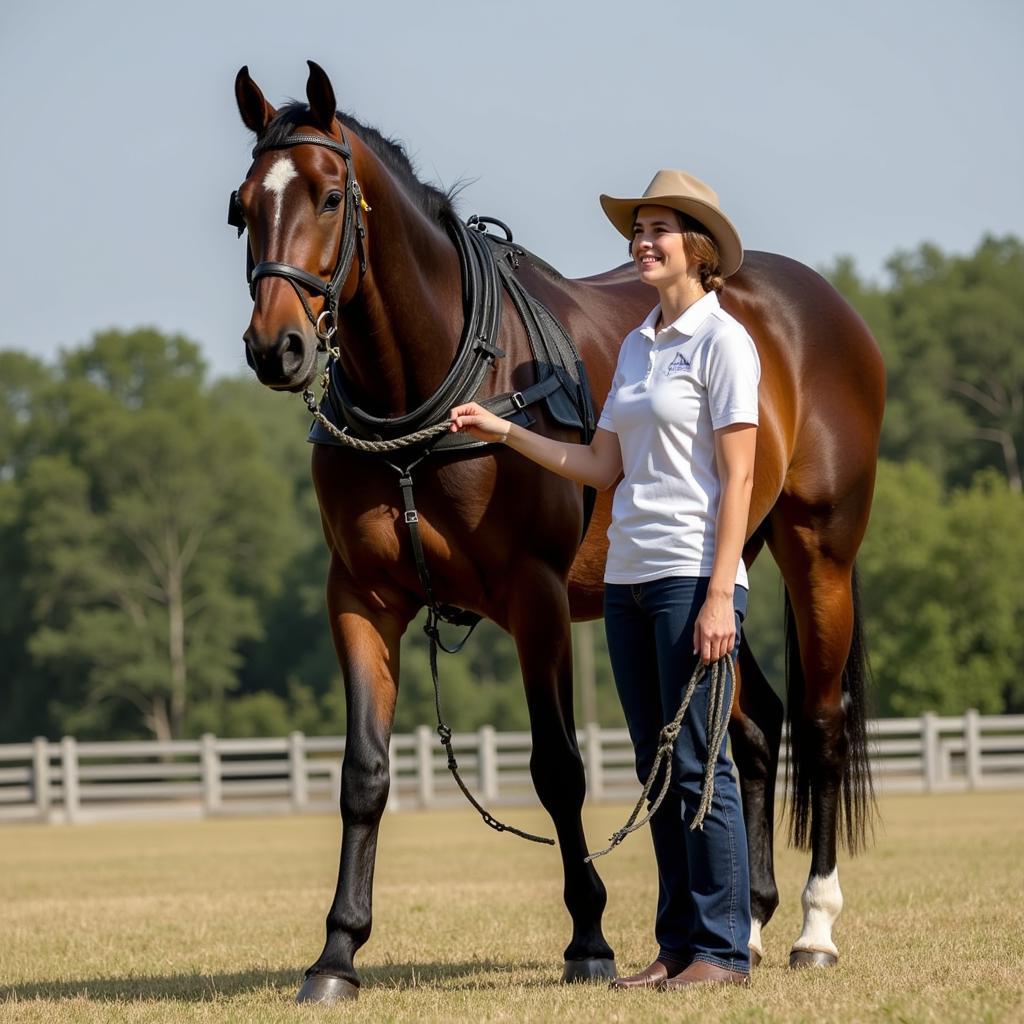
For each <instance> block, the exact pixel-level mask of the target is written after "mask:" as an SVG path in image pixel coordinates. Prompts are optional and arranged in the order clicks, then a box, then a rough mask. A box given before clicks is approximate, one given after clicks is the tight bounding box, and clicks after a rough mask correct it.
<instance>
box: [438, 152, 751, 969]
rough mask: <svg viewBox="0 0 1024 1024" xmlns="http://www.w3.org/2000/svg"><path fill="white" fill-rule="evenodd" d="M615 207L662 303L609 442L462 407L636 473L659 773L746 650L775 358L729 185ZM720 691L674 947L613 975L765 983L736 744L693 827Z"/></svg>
mask: <svg viewBox="0 0 1024 1024" xmlns="http://www.w3.org/2000/svg"><path fill="white" fill-rule="evenodd" d="M601 205H602V207H603V208H604V211H605V213H606V214H607V215H608V217H609V219H610V220H611V222H612V223H613V224H614V225H615V227H616V228H617V229H618V230H619V231H620V232H622V234H624V235H625V236H626V237H627V238H629V240H630V255H631V256H632V258H633V261H634V263H635V264H636V268H637V272H638V273H639V275H640V279H641V280H642V281H644V282H645V283H646V284H649V285H651V286H653V287H654V288H655V289H657V292H658V299H659V301H658V305H657V306H655V307H654V309H653V310H652V311H651V313H650V315H649V316H648V317H647V318H646V320H645V321H644V322H643V323H642V324H641V325H640V326H639V327H637V328H636V329H635V330H633V331H631V332H630V333H629V334H628V335H627V336H626V338H625V340H624V341H623V343H622V348H621V350H620V352H619V360H618V366H617V368H616V371H615V376H614V378H613V381H612V386H611V390H610V391H609V392H608V397H607V399H606V401H605V404H604V409H603V411H602V413H601V417H600V420H599V422H598V429H597V432H596V433H595V435H594V439H593V441H592V442H591V443H590V444H589V445H576V444H567V443H563V442H561V441H555V440H552V439H550V438H545V437H541V436H540V435H539V434H535V433H532V432H531V431H529V430H526V429H524V428H523V427H520V426H517V425H515V424H512V423H510V422H508V421H507V420H502V419H499V418H498V417H496V416H494V415H492V414H491V413H488V412H487V411H486V410H484V409H483V408H481V407H480V406H479V405H476V404H475V403H470V404H468V405H463V406H459V407H458V408H456V409H453V410H452V412H451V419H452V430H465V431H468V432H469V433H470V434H472V435H473V436H474V437H477V438H479V439H481V440H486V441H500V442H503V443H505V444H507V445H508V446H509V447H511V448H514V449H515V450H516V451H518V452H520V453H521V454H523V455H525V456H526V457H527V458H529V459H532V460H533V461H534V462H537V463H539V464H540V465H542V466H545V467H546V468H548V469H550V470H552V471H554V472H555V473H558V474H559V475H561V476H564V477H568V478H569V479H571V480H575V481H577V482H578V483H582V484H589V485H591V486H594V487H598V488H600V489H602V490H603V489H606V488H608V487H610V486H611V485H612V484H613V483H614V482H615V481H616V480H618V478H619V476H620V474H621V475H622V480H621V482H620V483H619V485H618V487H617V489H616V491H615V496H614V500H613V505H612V524H611V527H610V529H609V531H608V538H609V549H608V561H607V564H606V567H605V577H604V579H605V584H606V589H605V628H606V631H607V636H608V653H609V656H610V658H611V664H612V670H613V673H614V676H615V684H616V687H617V689H618V692H619V697H620V699H621V701H622V707H623V710H624V711H625V714H626V720H627V723H628V725H629V731H630V736H631V737H632V740H633V745H634V747H635V750H636V769H637V775H638V777H639V778H640V779H641V781H644V780H646V778H647V776H648V774H649V772H650V769H651V766H652V764H653V761H654V757H655V752H656V749H657V744H658V734H659V732H660V730H661V728H662V726H663V725H664V724H665V723H666V722H667V721H669V720H671V719H672V718H673V717H674V715H675V713H676V711H677V710H678V708H679V705H680V702H681V699H682V694H683V691H684V690H685V688H686V685H687V683H688V681H689V679H690V676H691V674H692V672H693V669H694V668H695V667H696V664H697V660H698V658H699V659H700V660H701V661H703V663H704V664H705V665H707V664H709V663H710V662H713V661H715V660H717V659H718V658H721V657H723V656H724V655H727V654H733V655H735V652H736V650H737V649H738V645H739V632H740V622H741V620H742V617H743V615H744V613H745V611H746V596H747V576H746V570H745V567H744V565H743V562H742V559H741V553H742V549H743V543H744V540H745V538H746V529H747V516H748V512H749V507H750V493H751V487H752V482H753V466H754V447H755V439H756V433H757V412H758V403H757V383H758V379H759V377H760V364H759V361H758V357H757V351H756V349H755V348H754V345H753V342H752V341H751V340H750V337H749V335H748V334H747V332H746V331H745V330H744V329H743V328H742V327H741V326H740V324H739V323H737V321H736V320H734V319H733V318H732V317H731V316H729V314H728V313H726V312H725V311H724V310H722V309H721V307H720V306H719V302H718V292H719V291H720V290H721V289H722V287H723V285H724V278H726V277H728V275H729V274H732V273H734V272H735V271H736V270H737V269H738V268H739V266H740V263H741V262H742V259H743V248H742V244H741V242H740V238H739V235H738V233H737V231H736V229H735V228H734V227H733V225H732V224H731V222H730V221H729V219H728V218H727V217H726V216H725V215H724V214H723V213H722V211H721V210H720V209H719V205H718V197H717V196H716V195H715V193H714V192H713V191H712V190H711V189H710V188H708V186H707V185H705V184H704V183H703V182H701V181H699V180H698V179H696V178H694V177H693V176H691V175H689V174H686V173H684V172H682V171H659V172H658V174H656V175H655V177H654V180H653V181H652V182H651V184H650V185H649V186H648V188H647V191H646V192H645V193H644V195H643V196H641V197H639V198H635V199H615V198H612V197H611V196H606V195H602V196H601ZM707 695H708V678H707V675H705V678H704V680H703V682H702V684H701V686H700V687H699V688H698V690H697V692H696V694H695V695H694V698H693V701H692V703H691V705H690V708H689V709H688V711H687V713H686V716H685V718H684V720H683V725H682V730H681V732H680V735H679V739H678V740H677V742H676V745H675V749H674V752H673V765H672V788H671V791H670V793H669V795H668V796H667V797H666V799H665V801H664V803H663V804H662V806H661V808H660V809H659V810H658V812H657V813H656V814H655V816H654V817H653V818H652V820H651V833H652V836H653V839H654V850H655V857H656V860H657V864H658V884H659V893H658V909H657V916H656V921H655V938H656V939H657V942H658V946H659V951H658V955H657V958H656V959H655V960H654V962H653V963H651V965H650V966H649V967H647V968H646V969H645V970H643V971H641V972H640V973H639V974H636V975H632V976H631V977H625V978H617V979H616V980H615V981H614V982H613V983H612V984H613V987H617V988H623V989H629V988H649V987H659V988H681V987H684V986H689V985H694V984H707V983H713V982H717V983H725V984H744V983H746V982H747V981H748V980H749V971H750V959H749V953H748V949H747V941H748V938H749V934H750V907H749V904H750V895H749V876H748V870H747V846H746V833H745V831H744V827H743V818H742V813H741V807H740V798H739V791H738V788H737V786H736V782H735V779H734V777H733V775H732V766H731V762H730V761H729V759H728V756H727V754H726V751H725V744H724V742H723V744H722V747H721V749H720V750H718V751H716V752H714V756H716V758H717V760H716V770H715V789H714V801H713V805H712V808H711V810H710V811H709V812H708V814H707V817H706V818H705V820H704V824H703V828H702V829H696V830H691V828H690V827H689V825H690V823H691V822H692V821H693V818H694V815H695V814H696V812H697V808H698V805H699V802H700V793H701V783H702V779H703V773H704V764H705V762H706V758H707V756H708V751H707V735H706V733H707ZM731 697H732V694H729V697H728V699H730V700H731Z"/></svg>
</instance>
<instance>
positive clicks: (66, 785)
mask: <svg viewBox="0 0 1024 1024" xmlns="http://www.w3.org/2000/svg"><path fill="white" fill-rule="evenodd" d="M60 763H61V788H62V790H63V792H64V817H65V819H66V820H67V822H68V824H69V825H74V824H75V822H77V821H79V820H80V818H81V815H80V814H79V811H80V809H81V802H80V797H79V790H78V741H77V740H76V739H75V737H74V736H65V737H64V738H63V739H62V740H61V741H60Z"/></svg>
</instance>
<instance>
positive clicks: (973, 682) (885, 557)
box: [0, 237, 1024, 742]
mask: <svg viewBox="0 0 1024 1024" xmlns="http://www.w3.org/2000/svg"><path fill="white" fill-rule="evenodd" d="M826 274H827V276H828V277H829V278H830V279H831V280H832V281H833V283H834V284H835V285H836V286H837V287H838V288H839V290H840V291H841V292H842V293H843V294H844V295H845V296H846V297H847V299H848V300H849V301H850V302H851V304H852V305H853V306H854V307H855V308H856V309H857V310H858V311H859V312H860V314H861V315H862V316H863V317H864V319H865V320H866V321H867V323H868V324H869V326H870V327H871V329H872V331H873V333H874V335H875V337H876V338H877V339H878V342H879V344H880V346H881V348H882V351H883V353H884V355H885V360H886V365H887V368H888V387H889V398H888V406H887V412H886V419H885V424H884V429H883V436H882V447H881V462H880V465H879V475H878V482H877V487H876V496H875V503H874V509H873V514H872V521H871V526H870V528H869V531H868V536H867V539H866V541H865V544H864V547H863V549H862V553H861V557H860V559H859V563H858V564H859V571H860V581H861V590H862V596H863V603H864V608H865V611H866V618H867V629H868V640H869V648H870V656H871V661H872V667H873V672H874V679H875V686H874V702H875V706H874V712H875V713H876V714H883V715H884V714H893V715H908V714H917V713H920V712H921V711H924V710H934V711H937V712H940V713H946V714H958V713H960V712H962V711H963V710H964V709H966V708H967V707H977V708H979V709H980V710H981V711H983V712H985V713H998V712H1002V711H1024V681H1022V680H1021V678H1020V676H1021V672H1020V669H1021V666H1022V665H1024V529H1022V526H1024V494H1022V477H1024V245H1022V243H1021V241H1020V240H1019V239H1016V238H1012V237H1008V238H986V239H984V240H983V241H982V242H981V243H980V244H979V246H978V247H977V249H976V250H975V251H974V252H973V253H971V254H969V255H965V256H961V255H950V254H945V253H943V252H941V251H939V250H938V249H936V248H935V247H933V246H929V245H924V246H921V247H919V248H918V249H917V250H915V251H913V252H908V253H900V254H897V255H895V256H894V257H893V258H892V259H891V260H890V261H889V262H888V264H887V268H886V273H885V276H884V278H883V279H882V280H881V281H871V280H867V279H865V278H864V277H862V276H861V275H860V274H859V273H858V271H857V269H856V267H855V265H854V264H853V263H852V261H850V260H848V259H841V260H839V261H837V262H836V263H835V264H834V265H833V266H831V267H830V268H827V270H826ZM307 426H308V414H307V413H306V411H305V409H304V408H303V407H302V403H301V402H299V401H298V400H297V399H295V398H287V397H285V396H281V395H276V394H272V393H270V392H269V391H267V390H266V389H264V388H262V387H261V386H260V385H258V384H257V383H256V382H255V380H252V379H243V378H238V379H212V378H211V377H210V374H209V373H208V371H207V369H206V366H205V365H204V362H203V360H202V357H201V354H200V351H199V348H198V346H197V345H195V344H194V343H193V342H191V341H189V340H188V339H185V338H183V337H180V336H166V335H163V334H160V333H158V332H156V331H154V330H148V329H139V330H133V331H118V330H110V331H105V332H102V333H99V334H97V335H96V336H95V337H94V338H93V339H92V340H91V341H90V342H89V343H88V344H86V345H84V346H82V347H79V348H74V349H69V350H67V351H65V352H64V353H62V354H61V356H60V357H59V358H58V359H57V360H56V362H54V363H46V362H43V361H41V360H38V359H35V358H33V357H32V356H30V355H27V354H25V353H23V352H19V351H5V352H0V566H2V575H0V650H2V652H3V657H2V664H0V741H7V742H9V741H15V740H23V739H26V738H28V737H30V736H33V735H47V736H51V737H57V736H60V735H61V734H64V733H73V734H75V735H78V736H79V737H82V738H90V737H108V738H119V737H135V736H154V737H158V738H172V737H181V736H194V735H198V734H200V733H202V732H205V731H213V732H216V733H218V734H220V735H229V736H230V735H264V734H265V735H272V734H280V733H283V732H286V731H288V730H290V729H294V728H298V729H303V730H304V731H306V732H307V733H310V734H317V733H320V734H324V733H337V732H340V731H343V730H344V695H343V692H342V686H341V680H340V673H339V670H338V667H337V663H336V661H335V658H334V653H333V650H332V647H331V642H330V636H329V631H328V628H327V622H326V616H325V611H324V601H323V588H324V579H325V570H326V556H325V549H324V545H323V540H322V537H321V534H320V525H319V517H318V514H317V510H316V502H315V498H314V496H313V493H312V486H311V483H310V479H309V469H308V465H309V464H308V451H307V448H306V445H305V442H304V436H305V431H306V428H307ZM751 582H752V594H751V602H750V603H751V611H750V614H749V617H748V620H747V622H746V624H745V629H746V631H747V634H748V637H749V638H750V640H751V644H752V647H753V649H754V651H755V653H756V654H757V656H758V659H759V660H760V661H761V663H762V665H763V666H764V667H765V668H766V671H767V674H768V676H769V678H770V679H771V680H772V681H773V684H774V685H776V686H777V688H779V689H780V691H781V689H782V688H783V659H784V651H783V648H784V645H783V637H782V612H781V604H782V596H781V585H780V583H779V580H778V574H777V573H776V572H775V570H774V567H773V566H772V564H771V562H770V558H769V557H768V556H767V555H764V556H762V558H760V559H759V560H758V562H757V564H756V565H755V566H754V568H753V571H752V574H751ZM591 637H592V638H593V639H592V640H591ZM577 641H578V642H579V643H585V644H587V645H589V644H591V643H593V648H594V655H595V658H594V666H595V667H594V678H595V680H596V686H595V688H594V692H593V693H592V694H591V695H590V701H589V703H588V708H587V715H588V717H589V716H591V715H595V714H596V717H597V718H598V720H599V721H601V722H602V723H603V724H606V725H617V724H621V722H622V717H621V712H620V711H619V708H618V702H617V699H616V697H615V694H614V687H613V683H612V680H611V673H610V669H609V667H608V662H607V655H606V652H605V649H604V643H603V637H602V635H601V630H600V628H599V627H598V628H595V629H593V630H591V631H590V632H589V634H587V635H584V634H582V633H581V634H579V635H578V636H577ZM442 657H443V658H444V660H443V662H442V678H443V687H444V691H443V696H444V703H445V712H446V715H447V717H448V718H449V720H450V722H451V724H452V725H453V726H454V727H455V728H456V729H472V728H476V727H477V726H479V725H481V724H483V723H485V722H489V723H492V724H494V725H495V726H497V727H499V728H523V727H525V726H526V725H527V717H526V704H525V700H524V698H523V696H522V685H521V681H520V677H519V669H518V664H517V661H516V657H515V651H514V648H513V645H512V643H511V640H510V639H509V638H508V637H507V635H506V634H504V633H503V632H502V631H501V630H500V629H498V628H497V627H495V626H493V625H491V624H489V623H484V624H482V625H481V626H480V627H479V629H478V632H477V636H475V637H474V638H473V639H472V640H471V641H470V643H469V645H468V646H467V648H466V651H465V653H464V654H463V655H462V656H461V657H458V658H445V657H444V656H442ZM402 659H403V660H402V692H401V693H400V695H399V702H398V710H397V715H396V728H398V729H400V730H407V729H410V728H412V727H414V726H415V725H418V724H421V723H431V722H432V721H433V693H432V688H431V682H430V674H429V667H428V664H427V657H426V641H425V638H424V637H423V635H422V633H421V631H420V630H419V628H418V626H415V625H414V626H413V627H412V628H411V629H410V630H409V633H408V635H407V636H406V639H405V642H404V650H403V655H402ZM577 689H579V687H577ZM578 699H579V698H578ZM577 710H578V712H580V713H581V714H582V709H581V708H579V707H578V709H577Z"/></svg>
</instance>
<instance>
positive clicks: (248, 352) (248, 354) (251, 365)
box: [245, 342, 256, 370]
mask: <svg viewBox="0 0 1024 1024" xmlns="http://www.w3.org/2000/svg"><path fill="white" fill-rule="evenodd" d="M245 361H246V362H247V363H248V364H249V369H250V370H255V369H256V360H255V359H254V358H253V354H252V349H251V348H249V344H248V342H247V343H246V346H245Z"/></svg>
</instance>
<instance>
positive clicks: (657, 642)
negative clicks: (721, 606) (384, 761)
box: [604, 576, 750, 971]
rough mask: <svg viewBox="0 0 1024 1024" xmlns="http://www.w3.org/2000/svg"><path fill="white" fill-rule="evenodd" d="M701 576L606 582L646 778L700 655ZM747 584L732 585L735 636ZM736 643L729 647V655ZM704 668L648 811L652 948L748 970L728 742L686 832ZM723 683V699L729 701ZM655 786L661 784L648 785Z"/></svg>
mask: <svg viewBox="0 0 1024 1024" xmlns="http://www.w3.org/2000/svg"><path fill="white" fill-rule="evenodd" d="M707 589H708V579H707V578H706V577H687V576H673V577H670V578H667V579H660V580H652V581H651V582H649V583H636V584H617V583H609V584H606V586H605V598H604V621H605V630H606V632H607V635H608V654H609V656H610V658H611V663H612V671H613V672H614V674H615V685H616V687H617V689H618V691H619V699H620V700H621V701H622V708H623V711H625V713H626V722H627V724H628V726H629V734H630V737H631V738H632V740H633V747H634V749H635V750H636V773H637V776H638V778H639V779H640V781H641V782H646V781H647V776H648V775H649V774H650V770H651V765H652V764H653V763H654V757H655V754H656V752H657V747H658V734H659V732H660V731H661V728H662V726H664V725H665V723H666V722H669V721H671V720H672V718H674V717H675V714H676V712H677V711H678V710H679V705H680V703H681V702H682V698H683V692H684V691H685V689H686V685H687V683H688V682H689V680H690V676H691V674H692V672H693V669H694V667H695V666H696V664H697V660H698V659H697V656H696V655H695V654H694V653H693V627H694V623H695V622H696V620H697V614H698V613H699V612H700V609H701V607H702V606H703V604H704V599H705V597H706V595H707ZM746 602H747V592H746V590H744V589H743V588H742V587H737V588H736V590H735V598H734V605H735V608H736V638H737V639H736V642H737V647H738V646H739V629H740V623H741V622H742V619H743V616H744V614H745V613H746V607H747V605H746ZM735 653H736V652H735V651H734V652H733V656H734V657H735ZM707 698H708V679H707V677H706V676H705V678H704V680H703V681H702V683H701V685H700V686H698V688H697V691H696V692H695V693H694V695H693V700H692V701H691V703H690V706H689V708H688V709H687V711H686V715H685V716H684V718H683V723H682V730H681V731H680V733H679V738H678V740H677V741H676V745H675V750H674V755H673V761H672V786H671V788H670V790H669V792H668V794H667V795H666V797H665V800H664V802H663V803H662V805H661V807H660V808H659V809H658V812H657V814H655V815H654V817H653V818H652V819H651V836H652V838H653V840H654V855H655V858H656V860H657V862H658V914H657V918H656V922H655V928H654V934H655V938H656V939H657V941H658V945H659V947H660V953H659V956H661V957H662V958H665V959H668V960H672V961H675V962H676V963H678V964H682V965H684V966H685V965H688V964H690V963H692V962H693V961H694V960H705V961H707V962H708V963H712V964H717V965H718V966H720V967H726V968H728V969H730V970H734V971H749V970H750V953H749V951H748V948H747V942H748V941H749V938H750V875H749V869H748V866H747V836H746V832H745V830H744V827H743V812H742V807H741V804H740V794H739V787H738V786H737V785H736V780H735V779H734V777H733V774H732V762H731V760H730V759H729V757H728V755H727V754H726V750H725V743H724V742H723V743H722V749H721V750H718V751H715V752H714V753H713V755H712V756H714V757H716V758H717V760H716V766H715V795H714V800H713V802H712V805H711V808H710V810H709V811H708V813H707V816H706V817H705V819H704V828H703V830H700V829H697V830H695V831H692V832H691V831H690V828H689V824H690V822H691V821H692V820H693V817H694V815H695V814H696V812H697V808H698V806H699V803H700V792H701V785H702V783H703V779H704V765H705V764H706V762H707V758H708V750H707ZM731 700H732V693H731V692H730V693H729V694H728V697H727V701H729V702H731ZM654 792H655V793H657V792H658V789H657V788H655V790H654Z"/></svg>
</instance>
